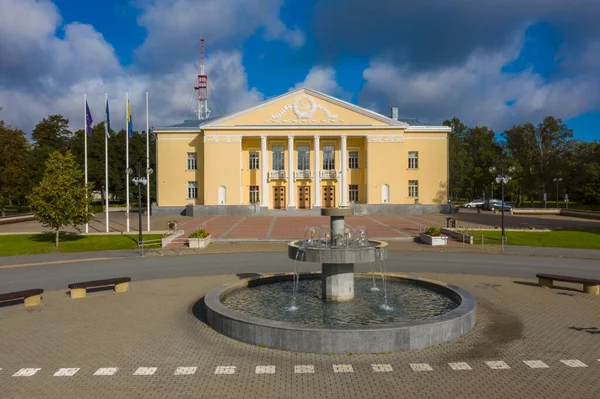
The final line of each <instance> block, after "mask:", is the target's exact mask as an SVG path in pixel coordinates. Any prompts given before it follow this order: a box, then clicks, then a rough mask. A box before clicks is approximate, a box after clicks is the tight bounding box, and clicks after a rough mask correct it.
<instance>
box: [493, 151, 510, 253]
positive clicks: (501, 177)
mask: <svg viewBox="0 0 600 399" xmlns="http://www.w3.org/2000/svg"><path fill="white" fill-rule="evenodd" d="M504 168H505V165H504V162H501V163H500V173H499V174H498V175H497V176H496V183H500V185H501V187H502V191H501V193H502V194H501V195H502V250H503V251H504V185H505V184H508V182H509V181H510V176H509V175H508V173H514V172H515V170H516V168H515V167H514V166H509V167H508V173H504ZM489 171H490V173H492V174H494V173H496V171H497V169H496V167H495V166H492V167H491V168H490V169H489Z"/></svg>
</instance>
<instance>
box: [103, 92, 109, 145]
mask: <svg viewBox="0 0 600 399" xmlns="http://www.w3.org/2000/svg"><path fill="white" fill-rule="evenodd" d="M104 127H105V128H106V135H107V136H110V112H109V111H108V98H107V99H106V124H105V125H104Z"/></svg>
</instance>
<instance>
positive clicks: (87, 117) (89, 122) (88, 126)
mask: <svg viewBox="0 0 600 399" xmlns="http://www.w3.org/2000/svg"><path fill="white" fill-rule="evenodd" d="M93 122H94V120H93V119H92V113H91V112H90V107H88V103H87V101H86V102H85V126H86V130H87V134H88V136H90V137H92V123H93Z"/></svg>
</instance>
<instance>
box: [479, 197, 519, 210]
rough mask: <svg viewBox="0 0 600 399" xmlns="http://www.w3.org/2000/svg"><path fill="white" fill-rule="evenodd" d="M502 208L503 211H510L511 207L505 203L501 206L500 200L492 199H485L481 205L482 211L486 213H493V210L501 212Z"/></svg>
mask: <svg viewBox="0 0 600 399" xmlns="http://www.w3.org/2000/svg"><path fill="white" fill-rule="evenodd" d="M502 208H504V210H505V211H510V210H511V209H512V208H513V207H512V205H510V204H507V203H506V202H504V204H503V203H502V200H499V199H493V198H489V199H486V200H485V204H484V205H483V209H485V210H487V211H493V210H494V209H498V210H502Z"/></svg>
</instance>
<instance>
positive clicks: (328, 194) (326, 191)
mask: <svg viewBox="0 0 600 399" xmlns="http://www.w3.org/2000/svg"><path fill="white" fill-rule="evenodd" d="M323 207H324V208H335V187H333V186H325V187H323Z"/></svg>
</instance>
